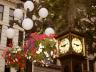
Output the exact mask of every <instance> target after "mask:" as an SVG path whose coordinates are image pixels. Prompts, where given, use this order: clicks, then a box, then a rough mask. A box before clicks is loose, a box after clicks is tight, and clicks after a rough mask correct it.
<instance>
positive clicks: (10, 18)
mask: <svg viewBox="0 0 96 72" xmlns="http://www.w3.org/2000/svg"><path fill="white" fill-rule="evenodd" d="M13 12H14V9H12V8H10V10H9V20H14V15H13Z"/></svg>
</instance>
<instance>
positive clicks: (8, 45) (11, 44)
mask: <svg viewBox="0 0 96 72" xmlns="http://www.w3.org/2000/svg"><path fill="white" fill-rule="evenodd" d="M12 46H13V43H12V39H8V38H7V47H12Z"/></svg>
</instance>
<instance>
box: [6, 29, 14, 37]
mask: <svg viewBox="0 0 96 72" xmlns="http://www.w3.org/2000/svg"><path fill="white" fill-rule="evenodd" d="M6 36H7V37H8V38H10V39H12V38H13V37H14V36H15V30H14V29H13V28H9V29H7V30H6Z"/></svg>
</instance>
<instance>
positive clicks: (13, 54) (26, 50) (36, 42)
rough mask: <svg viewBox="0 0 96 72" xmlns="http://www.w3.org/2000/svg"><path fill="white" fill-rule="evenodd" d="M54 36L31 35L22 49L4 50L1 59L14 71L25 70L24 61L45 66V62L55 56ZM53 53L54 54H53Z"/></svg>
mask: <svg viewBox="0 0 96 72" xmlns="http://www.w3.org/2000/svg"><path fill="white" fill-rule="evenodd" d="M54 36H55V35H50V36H47V35H45V34H38V33H37V32H35V33H32V34H31V35H30V37H29V39H28V40H27V41H26V42H25V44H24V46H22V47H19V46H18V47H15V48H14V47H12V48H6V50H5V51H4V53H3V57H4V58H5V60H6V63H7V64H8V65H9V66H12V67H15V68H16V69H19V68H20V69H21V70H24V69H26V61H27V60H29V61H30V62H39V63H41V64H43V65H44V64H45V65H46V64H47V65H48V63H49V62H48V63H47V62H46V60H47V61H48V60H49V61H52V59H53V56H54V54H56V40H55V38H54ZM54 51H55V52H54Z"/></svg>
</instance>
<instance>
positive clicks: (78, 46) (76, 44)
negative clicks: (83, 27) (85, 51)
mask: <svg viewBox="0 0 96 72" xmlns="http://www.w3.org/2000/svg"><path fill="white" fill-rule="evenodd" d="M72 48H73V50H74V51H75V52H77V53H80V52H82V42H81V41H80V39H78V38H73V39H72Z"/></svg>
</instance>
